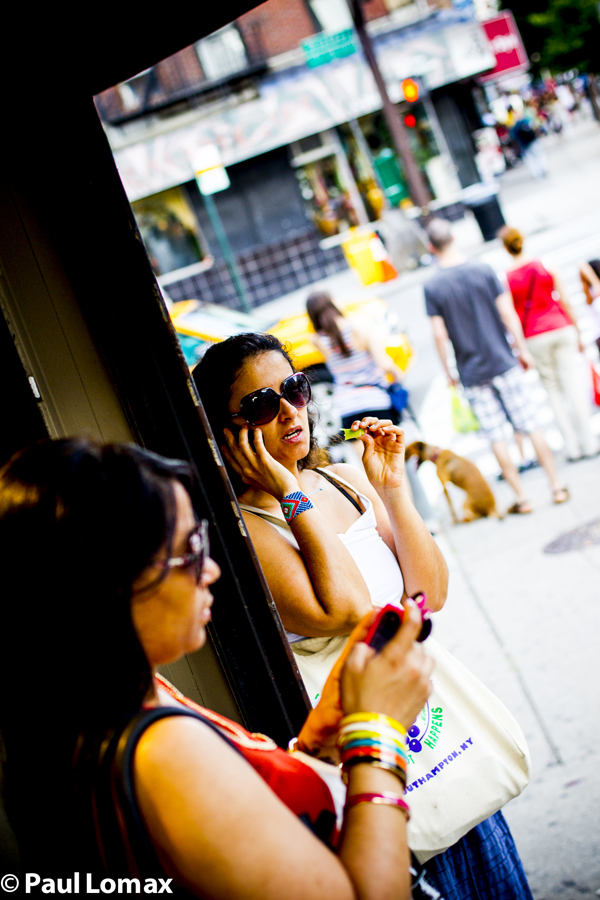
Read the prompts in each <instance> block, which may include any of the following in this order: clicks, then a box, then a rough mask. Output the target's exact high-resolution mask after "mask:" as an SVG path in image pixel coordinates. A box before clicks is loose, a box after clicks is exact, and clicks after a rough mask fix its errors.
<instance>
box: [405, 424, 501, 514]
mask: <svg viewBox="0 0 600 900" xmlns="http://www.w3.org/2000/svg"><path fill="white" fill-rule="evenodd" d="M411 456H417V457H418V458H419V462H418V464H417V468H418V467H419V466H420V465H421V463H424V462H425V461H427V460H428V461H430V462H432V463H434V464H435V466H436V468H437V473H438V478H439V479H440V481H441V482H442V487H443V488H444V494H445V495H446V500H447V501H448V506H449V507H450V512H451V513H452V521H453V522H458V521H462V522H472V521H473V519H481V518H483V517H485V516H492V517H493V518H496V519H499V518H501V517H500V516H499V515H498V511H497V509H496V500H495V499H494V495H493V494H492V492H491V490H490V487H489V485H488V483H487V481H486V480H485V478H484V477H483V475H482V474H481V472H480V471H479V469H478V468H477V466H476V465H475V464H474V463H472V462H471V461H470V460H468V459H465V458H464V457H463V456H457V455H456V453H453V452H452V450H442V449H440V447H434V446H433V445H432V444H425V443H424V442H423V441H415V442H414V444H409V445H408V447H407V448H406V459H410V457H411ZM448 481H449V482H451V484H455V485H456V487H459V488H461V489H462V490H463V491H466V494H467V497H466V499H465V504H464V507H463V509H464V513H465V515H464V518H463V519H461V520H459V519H457V517H456V513H455V512H454V507H453V506H452V501H451V500H450V495H449V494H448V491H447V489H446V484H447V482H448Z"/></svg>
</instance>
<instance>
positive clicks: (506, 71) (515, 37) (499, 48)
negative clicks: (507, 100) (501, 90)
mask: <svg viewBox="0 0 600 900" xmlns="http://www.w3.org/2000/svg"><path fill="white" fill-rule="evenodd" d="M481 24H482V26H483V29H484V31H485V34H486V37H487V39H488V41H489V42H490V44H491V47H492V51H493V53H494V56H495V57H496V65H495V67H494V68H493V69H492V71H491V72H488V73H487V74H486V75H480V76H479V78H478V79H477V80H478V81H479V82H481V83H484V82H487V81H498V79H500V78H505V77H506V76H508V75H515V74H517V73H519V72H525V71H526V70H527V69H528V68H529V60H528V59H527V53H526V52H525V47H524V46H523V41H522V40H521V35H520V34H519V29H518V28H517V25H516V23H515V20H514V18H513V14H512V13H511V12H510V11H509V10H505V11H504V12H501V13H499V15H497V16H494V18H493V19H488V20H487V21H486V22H482V23H481Z"/></svg>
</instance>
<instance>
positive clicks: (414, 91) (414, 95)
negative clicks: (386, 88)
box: [402, 78, 419, 103]
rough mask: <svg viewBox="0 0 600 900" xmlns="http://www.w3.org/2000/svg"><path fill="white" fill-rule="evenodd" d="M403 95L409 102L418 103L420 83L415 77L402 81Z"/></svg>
mask: <svg viewBox="0 0 600 900" xmlns="http://www.w3.org/2000/svg"><path fill="white" fill-rule="evenodd" d="M402 95H403V97H404V99H405V100H407V101H408V102H409V103H416V102H417V100H418V99H419V85H418V84H417V82H416V81H415V80H414V78H405V79H404V80H403V82H402Z"/></svg>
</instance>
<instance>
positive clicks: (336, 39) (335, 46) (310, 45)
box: [300, 28, 356, 69]
mask: <svg viewBox="0 0 600 900" xmlns="http://www.w3.org/2000/svg"><path fill="white" fill-rule="evenodd" d="M300 46H301V47H302V50H303V51H304V58H305V60H306V65H307V66H308V67H309V68H311V69H314V68H315V66H324V65H325V64H326V63H330V62H332V61H333V60H334V59H343V58H344V56H352V54H353V53H356V43H355V41H354V31H353V29H352V28H345V29H344V31H336V33H335V34H317V35H315V37H311V38H307V39H306V40H305V41H300Z"/></svg>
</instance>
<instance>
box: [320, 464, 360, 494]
mask: <svg viewBox="0 0 600 900" xmlns="http://www.w3.org/2000/svg"><path fill="white" fill-rule="evenodd" d="M325 471H326V472H328V473H330V474H331V475H338V476H339V477H340V478H343V479H344V480H345V481H349V482H350V484H351V485H353V486H354V487H356V488H358V489H359V490H361V491H363V493H364V490H365V488H366V489H367V490H368V489H369V488H370V487H371V483H370V482H369V479H368V478H367V476H366V475H365V474H364V472H361V471H360V469H357V468H356V466H352V465H349V464H348V463H334V464H333V465H331V466H327V468H326V469H325Z"/></svg>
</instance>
